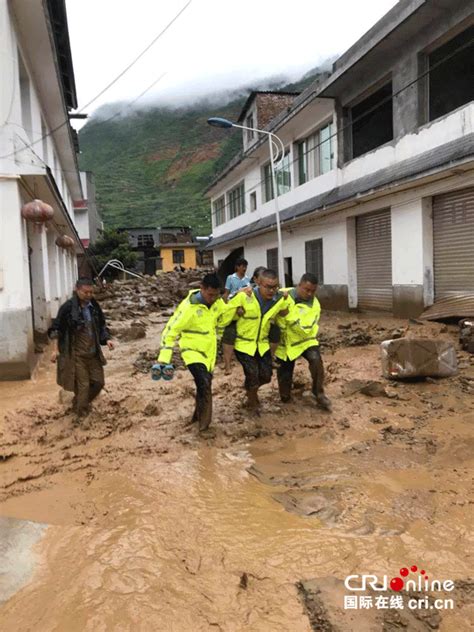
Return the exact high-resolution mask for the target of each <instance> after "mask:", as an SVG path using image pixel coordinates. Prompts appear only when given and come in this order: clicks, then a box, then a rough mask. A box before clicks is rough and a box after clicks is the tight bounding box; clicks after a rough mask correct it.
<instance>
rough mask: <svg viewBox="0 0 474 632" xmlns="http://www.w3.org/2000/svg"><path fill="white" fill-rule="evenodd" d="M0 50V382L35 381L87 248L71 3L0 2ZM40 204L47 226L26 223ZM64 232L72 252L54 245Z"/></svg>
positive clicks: (56, 0)
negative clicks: (81, 216) (80, 212)
mask: <svg viewBox="0 0 474 632" xmlns="http://www.w3.org/2000/svg"><path fill="white" fill-rule="evenodd" d="M0 53H1V54H0V81H1V89H0V378H3V379H13V378H24V377H29V376H30V374H31V370H32V367H33V365H34V359H35V355H34V346H35V340H37V339H38V338H41V337H44V336H45V335H46V331H47V328H48V326H49V323H50V320H51V317H52V316H53V315H55V314H56V311H57V309H58V306H59V305H60V303H61V302H62V301H64V300H65V299H66V298H67V297H68V296H70V294H71V291H72V288H73V284H74V281H75V279H76V275H77V254H78V253H80V252H83V250H84V249H83V246H82V244H81V241H80V239H79V235H78V233H77V230H76V227H75V224H74V219H75V218H74V202H73V200H82V199H84V194H83V192H82V187H81V181H80V177H79V170H78V166H77V159H76V151H77V139H76V135H75V133H74V132H73V130H72V129H71V127H70V125H69V119H68V113H69V111H70V110H72V109H74V108H76V107H77V99H76V90H75V83H74V73H73V68H72V59H71V52H70V46H69V38H68V30H67V18H66V9H65V2H64V0H44V1H43V0H8V1H7V0H0ZM36 198H39V199H41V200H42V201H43V202H45V203H47V204H49V205H50V206H51V207H52V208H53V210H54V215H53V217H52V219H51V220H50V221H48V222H47V224H46V225H41V224H38V225H36V224H35V223H33V222H31V221H25V220H24V219H23V218H22V215H21V209H22V207H23V206H24V205H25V203H27V202H29V201H31V200H33V199H36ZM64 235H66V236H68V237H69V238H71V239H72V241H71V239H70V240H69V243H70V244H71V245H72V247H69V248H62V247H58V246H57V245H56V239H57V238H58V237H61V236H64ZM67 241H68V240H66V242H67ZM63 242H64V240H63Z"/></svg>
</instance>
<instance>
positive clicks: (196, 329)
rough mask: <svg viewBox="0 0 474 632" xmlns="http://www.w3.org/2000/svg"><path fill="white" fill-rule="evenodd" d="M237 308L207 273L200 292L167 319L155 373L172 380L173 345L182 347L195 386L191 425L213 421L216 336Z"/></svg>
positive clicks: (202, 427) (205, 425) (193, 292)
mask: <svg viewBox="0 0 474 632" xmlns="http://www.w3.org/2000/svg"><path fill="white" fill-rule="evenodd" d="M234 313H235V309H233V308H232V307H230V306H228V305H226V303H225V302H224V301H223V300H222V298H220V282H219V278H218V277H217V275H215V274H206V276H205V277H204V278H203V280H202V282H201V287H200V289H199V290H191V291H190V292H189V294H188V296H187V297H186V298H185V299H184V300H183V301H182V302H181V303H180V304H179V305H178V307H177V308H176V310H175V311H174V313H173V315H172V316H171V317H170V319H169V320H168V323H167V324H166V326H165V328H164V330H163V333H162V335H161V347H160V352H159V355H158V359H157V362H158V364H156V365H154V367H153V369H152V371H158V372H161V374H162V375H163V377H164V378H165V379H171V378H172V377H173V373H174V367H173V366H172V365H171V364H170V363H171V358H172V355H173V346H174V343H175V340H176V338H178V337H179V348H180V350H181V356H182V358H183V361H184V363H185V365H186V367H187V368H188V369H189V371H190V372H191V375H192V376H193V378H194V382H195V384H196V405H195V409H194V414H193V416H192V418H191V420H190V422H189V423H194V422H197V423H198V424H199V430H200V431H204V430H207V428H208V427H209V425H210V423H211V421H212V372H213V370H214V366H215V364H216V355H217V335H218V333H219V334H220V333H222V329H223V328H224V326H225V325H227V324H228V323H229V322H230V321H231V320H232V318H233V316H234Z"/></svg>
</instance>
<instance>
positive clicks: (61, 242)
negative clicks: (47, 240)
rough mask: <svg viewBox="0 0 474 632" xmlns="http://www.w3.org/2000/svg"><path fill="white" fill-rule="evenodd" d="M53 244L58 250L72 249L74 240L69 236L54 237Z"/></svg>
mask: <svg viewBox="0 0 474 632" xmlns="http://www.w3.org/2000/svg"><path fill="white" fill-rule="evenodd" d="M55 243H56V246H59V247H60V248H73V246H74V239H73V238H72V237H69V235H60V236H59V237H56V242H55Z"/></svg>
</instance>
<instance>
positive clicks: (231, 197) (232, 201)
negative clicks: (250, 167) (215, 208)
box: [227, 181, 245, 220]
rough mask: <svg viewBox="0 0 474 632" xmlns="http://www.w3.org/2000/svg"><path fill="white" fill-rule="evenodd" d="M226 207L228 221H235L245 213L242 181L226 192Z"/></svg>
mask: <svg viewBox="0 0 474 632" xmlns="http://www.w3.org/2000/svg"><path fill="white" fill-rule="evenodd" d="M227 205H228V207H229V220H231V219H235V218H236V217H239V216H240V215H244V213H245V188H244V181H242V182H240V183H239V184H237V185H236V186H235V187H232V189H230V190H229V191H228V192H227Z"/></svg>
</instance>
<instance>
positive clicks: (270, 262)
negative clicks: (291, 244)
mask: <svg viewBox="0 0 474 632" xmlns="http://www.w3.org/2000/svg"><path fill="white" fill-rule="evenodd" d="M266 255H267V268H269V269H270V270H273V271H274V272H278V247H275V248H267V252H266Z"/></svg>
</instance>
